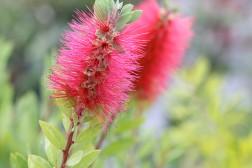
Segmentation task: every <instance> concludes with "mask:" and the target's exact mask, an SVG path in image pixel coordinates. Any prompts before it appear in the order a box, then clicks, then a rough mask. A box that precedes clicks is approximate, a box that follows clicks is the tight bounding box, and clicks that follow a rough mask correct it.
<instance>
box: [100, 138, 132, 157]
mask: <svg viewBox="0 0 252 168" xmlns="http://www.w3.org/2000/svg"><path fill="white" fill-rule="evenodd" d="M135 141H136V140H135V139H134V138H127V139H122V140H118V141H115V142H112V143H111V144H109V145H108V146H106V147H105V148H104V150H103V151H102V155H103V156H113V155H116V154H118V153H120V152H124V151H125V150H127V149H129V147H130V146H132V144H134V143H135Z"/></svg>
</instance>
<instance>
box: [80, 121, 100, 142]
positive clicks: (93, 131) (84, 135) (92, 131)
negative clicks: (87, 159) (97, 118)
mask: <svg viewBox="0 0 252 168" xmlns="http://www.w3.org/2000/svg"><path fill="white" fill-rule="evenodd" d="M100 133H101V125H99V124H97V125H95V126H92V127H88V128H87V129H84V130H83V131H82V132H81V133H80V134H79V135H78V136H77V138H76V142H77V143H78V142H83V141H88V140H89V139H93V138H95V137H96V136H98V135H99V134H100Z"/></svg>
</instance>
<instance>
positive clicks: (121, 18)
mask: <svg viewBox="0 0 252 168" xmlns="http://www.w3.org/2000/svg"><path fill="white" fill-rule="evenodd" d="M131 16H132V13H131V12H128V13H124V14H123V15H121V16H119V18H118V21H117V23H116V30H117V31H120V30H122V29H123V28H124V27H125V25H126V24H127V23H128V22H129V21H130V20H131Z"/></svg>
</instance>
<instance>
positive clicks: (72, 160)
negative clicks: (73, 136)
mask: <svg viewBox="0 0 252 168" xmlns="http://www.w3.org/2000/svg"><path fill="white" fill-rule="evenodd" d="M83 155H84V152H83V151H78V152H76V153H74V154H73V155H72V156H71V157H70V158H69V159H68V161H67V166H74V165H76V164H78V163H79V162H80V161H81V159H82V157H83Z"/></svg>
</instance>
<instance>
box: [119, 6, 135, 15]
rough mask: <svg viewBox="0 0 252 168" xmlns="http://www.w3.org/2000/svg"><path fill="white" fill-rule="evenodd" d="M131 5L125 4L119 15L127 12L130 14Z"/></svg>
mask: <svg viewBox="0 0 252 168" xmlns="http://www.w3.org/2000/svg"><path fill="white" fill-rule="evenodd" d="M133 7H134V6H133V5H132V4H127V5H124V6H123V8H122V10H121V13H120V14H121V15H123V14H125V13H128V12H131V11H132V9H133Z"/></svg>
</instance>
